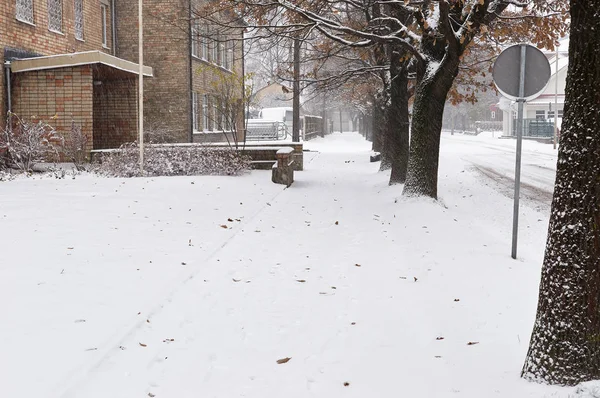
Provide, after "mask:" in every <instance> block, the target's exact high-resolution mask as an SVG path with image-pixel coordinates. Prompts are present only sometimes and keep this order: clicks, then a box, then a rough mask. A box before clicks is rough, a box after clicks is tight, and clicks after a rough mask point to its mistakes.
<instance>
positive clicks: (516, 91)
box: [493, 44, 550, 259]
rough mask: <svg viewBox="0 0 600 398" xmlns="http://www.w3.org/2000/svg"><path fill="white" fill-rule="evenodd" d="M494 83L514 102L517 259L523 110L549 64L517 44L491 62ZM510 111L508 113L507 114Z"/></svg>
mask: <svg viewBox="0 0 600 398" xmlns="http://www.w3.org/2000/svg"><path fill="white" fill-rule="evenodd" d="M493 76H494V84H495V85H496V87H497V88H498V91H500V94H502V95H503V96H505V97H506V98H508V99H511V100H513V101H517V104H518V110H517V153H516V162H515V197H514V209H513V230H512V252H511V255H512V258H514V259H516V258H517V237H518V232H519V195H520V190H521V153H522V149H523V107H524V105H525V102H526V101H529V100H532V99H534V98H536V97H537V96H538V95H540V94H541V92H542V91H544V89H545V88H546V85H548V80H549V79H550V64H549V63H548V59H547V58H546V56H545V55H544V54H543V53H542V52H541V51H540V50H538V49H537V48H535V47H533V46H530V45H527V44H519V45H515V46H511V47H508V48H507V49H505V50H504V51H502V53H501V54H500V55H499V56H498V59H496V62H495V63H494V71H493ZM511 112H512V111H511Z"/></svg>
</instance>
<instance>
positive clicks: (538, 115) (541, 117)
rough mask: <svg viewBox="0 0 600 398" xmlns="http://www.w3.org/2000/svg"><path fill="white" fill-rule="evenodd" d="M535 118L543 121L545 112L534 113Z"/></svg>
mask: <svg viewBox="0 0 600 398" xmlns="http://www.w3.org/2000/svg"><path fill="white" fill-rule="evenodd" d="M535 118H536V119H537V120H545V119H546V111H543V110H537V111H535Z"/></svg>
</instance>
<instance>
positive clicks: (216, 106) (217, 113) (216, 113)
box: [213, 97, 220, 131]
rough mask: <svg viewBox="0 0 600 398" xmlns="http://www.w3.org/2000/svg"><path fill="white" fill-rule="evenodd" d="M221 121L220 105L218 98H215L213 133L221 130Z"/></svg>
mask: <svg viewBox="0 0 600 398" xmlns="http://www.w3.org/2000/svg"><path fill="white" fill-rule="evenodd" d="M219 120H220V119H219V104H218V102H217V97H213V131H217V130H220V126H219V124H218V122H219Z"/></svg>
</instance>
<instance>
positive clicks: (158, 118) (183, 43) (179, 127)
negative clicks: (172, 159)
mask: <svg viewBox="0 0 600 398" xmlns="http://www.w3.org/2000/svg"><path fill="white" fill-rule="evenodd" d="M186 3H187V5H186ZM117 4H118V5H117V37H118V45H117V56H118V57H120V58H124V59H127V60H130V61H132V62H136V63H137V62H138V32H137V26H136V23H137V18H138V8H137V1H120V2H118V3H117ZM188 18H189V0H188V2H186V1H185V0H144V64H146V65H149V66H152V68H153V71H154V77H152V78H148V79H145V80H144V125H145V126H146V127H147V129H154V128H160V129H163V130H168V131H170V132H171V133H172V134H173V135H174V136H175V140H176V141H178V142H189V141H190V127H191V114H190V109H191V98H190V95H191V94H190V41H189V34H188V29H189V25H188Z"/></svg>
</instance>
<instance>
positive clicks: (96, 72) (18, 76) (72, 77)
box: [0, 0, 243, 150]
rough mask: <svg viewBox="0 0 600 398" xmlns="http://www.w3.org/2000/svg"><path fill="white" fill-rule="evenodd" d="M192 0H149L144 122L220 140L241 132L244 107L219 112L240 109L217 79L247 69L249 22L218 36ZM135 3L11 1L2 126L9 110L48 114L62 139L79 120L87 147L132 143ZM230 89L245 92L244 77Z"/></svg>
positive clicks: (0, 44)
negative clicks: (198, 14) (229, 101)
mask: <svg viewBox="0 0 600 398" xmlns="http://www.w3.org/2000/svg"><path fill="white" fill-rule="evenodd" d="M193 1H194V0H160V1H159V0H144V10H143V11H144V64H145V65H148V66H145V67H144V69H143V71H144V72H143V73H144V76H145V79H144V86H145V95H144V121H145V125H146V126H148V129H156V130H162V131H167V132H168V133H169V135H170V139H171V140H172V141H175V142H194V141H221V140H222V139H224V138H225V134H226V132H227V131H237V130H239V131H240V132H239V133H238V134H240V135H241V134H243V129H242V128H241V127H240V126H243V113H242V112H241V109H240V111H239V116H237V115H236V116H235V117H229V118H228V119H227V118H226V117H225V116H223V115H224V114H226V113H227V112H229V113H233V111H234V110H235V111H237V109H238V108H236V107H233V106H231V105H227V101H225V99H224V94H223V93H222V92H221V91H220V90H219V89H220V88H222V84H217V83H220V82H221V81H222V80H226V81H234V80H236V79H234V76H235V77H236V78H237V76H240V77H241V76H242V75H243V60H242V58H243V57H242V44H241V40H240V39H241V38H242V37H243V28H240V29H234V30H232V29H230V30H228V31H227V32H226V34H224V33H223V32H220V33H219V34H216V33H215V32H213V31H212V30H211V29H209V28H208V27H207V25H206V24H202V23H201V22H200V21H199V20H197V19H196V18H194V17H193V15H194V11H193V6H194V5H193ZM137 3H138V2H137V1H134V0H5V1H4V2H3V5H2V6H0V61H1V62H2V65H3V66H4V68H3V73H2V76H1V78H0V81H1V84H0V127H1V128H4V126H5V122H6V120H7V115H8V112H9V111H10V112H12V113H13V114H15V115H17V116H18V117H19V118H21V119H23V120H29V119H35V120H43V121H44V122H47V123H49V124H51V125H53V126H54V127H55V128H56V130H57V131H59V132H61V133H63V134H64V135H65V136H66V137H68V132H69V131H70V128H71V125H72V123H75V124H76V125H78V126H81V128H82V131H83V132H84V133H85V134H86V136H87V137H88V143H87V149H88V150H91V149H105V148H116V147H118V146H120V145H121V144H123V143H126V142H132V141H135V140H136V138H137V135H138V134H137V128H138V120H137V114H138V104H137V80H138V73H139V72H138V71H139V66H138V64H137V63H136V62H137V61H138V30H137V18H138V10H137ZM198 32H202V36H201V35H199V33H198ZM204 43H205V44H204ZM204 45H206V48H207V49H206V51H205V52H202V53H199V52H198V51H199V49H200V48H203V46H204ZM202 51H204V49H203V50H202ZM234 91H235V93H236V95H237V96H235V97H234V96H233V95H232V96H231V97H232V98H234V99H235V100H239V99H241V98H242V95H241V93H242V87H241V85H240V87H239V89H238V87H236V89H235V90H233V89H232V92H234ZM237 93H240V94H239V95H238V94H237ZM211 112H212V113H211ZM226 119H227V120H226ZM233 120H235V121H236V123H233V122H232V121H233ZM239 121H241V122H239ZM145 130H147V129H145ZM229 137H231V134H230V135H229Z"/></svg>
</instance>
